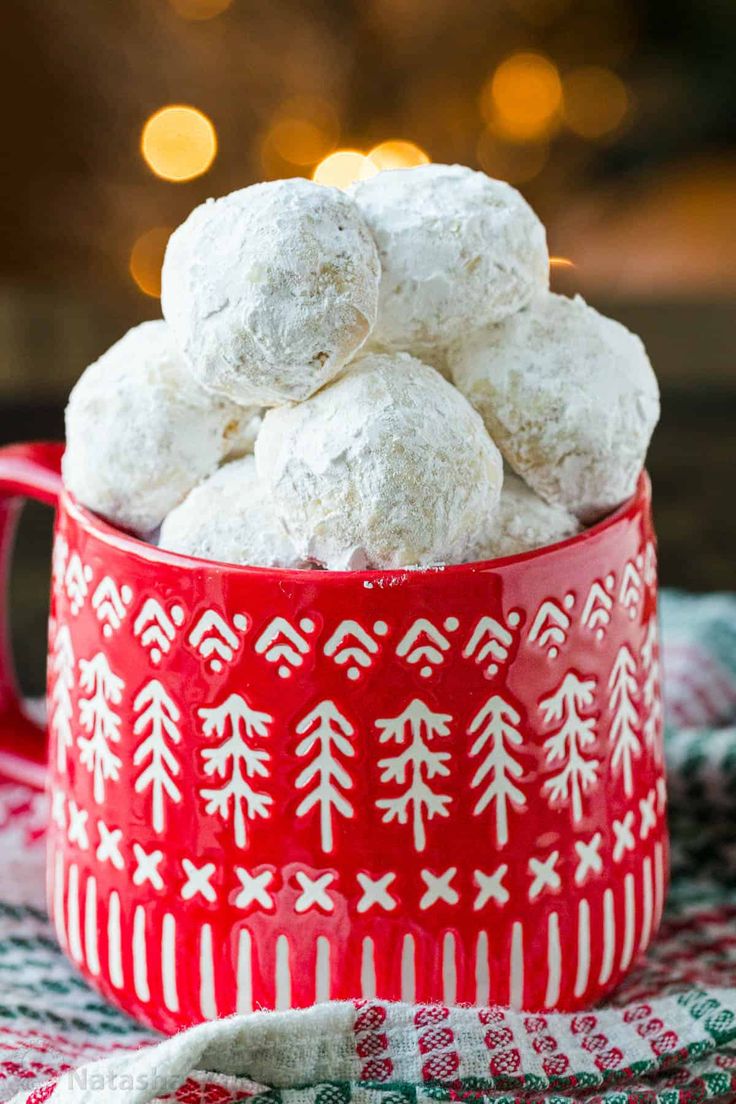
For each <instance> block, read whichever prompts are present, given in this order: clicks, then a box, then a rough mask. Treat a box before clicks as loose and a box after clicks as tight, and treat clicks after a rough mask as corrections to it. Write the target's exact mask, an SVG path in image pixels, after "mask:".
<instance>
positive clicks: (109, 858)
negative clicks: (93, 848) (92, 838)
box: [97, 820, 125, 870]
mask: <svg viewBox="0 0 736 1104" xmlns="http://www.w3.org/2000/svg"><path fill="white" fill-rule="evenodd" d="M97 831H98V832H99V835H100V843H99V846H98V848H97V861H98V862H109V863H112V865H113V866H114V867H115V869H116V870H122V869H123V867H124V866H125V862H124V860H123V856H122V855H121V854H120V841H121V840H122V838H123V829H122V828H108V827H107V825H106V824H105V822H104V820H98V821H97Z"/></svg>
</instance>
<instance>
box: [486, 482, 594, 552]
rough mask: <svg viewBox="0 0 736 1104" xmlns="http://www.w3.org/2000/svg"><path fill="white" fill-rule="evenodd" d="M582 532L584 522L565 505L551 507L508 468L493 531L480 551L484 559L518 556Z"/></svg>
mask: <svg viewBox="0 0 736 1104" xmlns="http://www.w3.org/2000/svg"><path fill="white" fill-rule="evenodd" d="M579 532H580V522H579V521H578V519H577V518H576V517H574V516H573V514H571V513H569V511H567V510H566V509H565V508H564V507H563V506H550V505H549V503H547V502H544V501H543V500H542V499H541V498H540V497H539V495H536V494H535V493H534V491H533V490H532V489H531V488H530V487H527V485H526V483H525V482H524V480H523V479H520V478H519V476H518V475H514V474H513V472H509V471H507V472H506V473H505V474H504V477H503V487H502V489H501V501H500V502H499V504H498V512H497V513H496V519H495V524H494V527H493V533H492V535H491V537H490V540H489V541H488V544H487V545H486V546H485V547H484V548H483V549H482V550H480V557H479V558H481V559H489V560H491V559H496V558H499V557H501V556H516V555H517V554H518V553H520V552H531V551H532V550H533V549H535V548H544V547H545V546H546V545H548V544H556V543H557V541H561V540H566V539H567V537H573V536H575V534H576V533H579Z"/></svg>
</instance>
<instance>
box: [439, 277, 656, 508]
mask: <svg viewBox="0 0 736 1104" xmlns="http://www.w3.org/2000/svg"><path fill="white" fill-rule="evenodd" d="M450 364H451V368H452V373H453V378H454V380H455V383H456V385H457V386H458V387H459V388H460V390H461V391H462V392H463V394H464V395H466V396H467V398H468V399H469V400H470V402H471V403H472V404H473V406H475V407H476V409H477V410H478V411H479V412H480V413H481V415H482V416H483V419H484V421H485V423H486V426H487V427H488V431H489V433H491V435H492V436H493V439H494V441H496V443H497V444H498V446H499V448H500V449H501V451H502V453H503V455H504V457H505V459H506V460H507V461H508V463H509V464H510V465H511V466H512V468H514V470H515V471H516V472H518V474H519V475H521V476H522V477H523V479H524V480H525V481H526V482H527V483H528V484H529V486H530V487H531V488H532V489H533V490H535V491H536V492H537V494H538V495H540V496H541V497H542V498H543V499H544V500H545V501H546V502H550V503H556V504H558V505H560V506H564V507H565V508H566V509H567V510H569V511H570V512H571V513H573V514H575V516H576V517H578V518H580V519H581V520H582V521H584V522H586V523H587V522H591V521H595V520H596V519H597V518H600V517H602V516H603V515H604V514H606V513H608V512H609V511H610V510H612V509H614V508H615V507H616V506H618V505H620V503H622V502H623V501H625V499H627V498H628V497H629V496H630V495H631V494H633V492H634V489H635V486H636V482H637V479H638V476H639V473H640V472H641V469H642V466H643V463H644V459H645V456H646V451H647V447H648V445H649V440H650V438H651V435H652V431H653V430H654V427H655V425H656V424H657V420H658V418H659V391H658V388H657V381H656V378H655V376H654V372H653V371H652V367H651V365H650V363H649V360H648V358H647V355H646V352H645V350H644V346H643V344H642V343H641V341H640V340H639V338H638V337H636V336H635V335H634V334H632V333H630V332H629V331H628V330H627V329H626V328H625V327H624V326H622V325H621V324H620V323H618V322H614V321H613V320H612V319H610V318H605V317H604V316H603V315H601V314H599V313H598V312H597V311H595V310H593V308H592V307H589V306H588V305H587V304H586V303H585V302H584V300H583V299H581V298H580V296H576V298H575V299H568V298H566V297H565V296H563V295H549V296H547V297H545V298H544V299H541V300H540V301H538V302H537V303H535V304H534V305H533V306H532V307H530V308H529V309H527V310H525V311H523V312H521V313H519V314H516V315H514V316H513V317H511V318H508V319H507V320H506V321H505V322H503V323H501V324H500V325H498V326H493V327H488V328H486V329H484V330H482V331H479V332H476V333H474V334H472V335H470V336H469V337H468V338H466V339H465V340H464V341H462V342H460V343H458V345H457V346H456V347H455V348H454V349H453V350H452V351H451V356H450Z"/></svg>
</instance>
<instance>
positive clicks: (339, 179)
mask: <svg viewBox="0 0 736 1104" xmlns="http://www.w3.org/2000/svg"><path fill="white" fill-rule="evenodd" d="M377 172H378V168H377V166H376V165H375V164H374V162H373V161H371V159H370V158H369V157H367V156H366V155H365V154H364V153H361V152H360V150H355V149H344V150H336V151H335V152H334V153H331V154H329V156H327V157H325V158H324V159H323V160H322V161H320V163H319V165H317V168H316V169H315V170H314V172H313V173H312V180H314V181H316V183H317V184H329V185H331V187H333V188H347V187H348V186H349V185H350V184H353V183H355V181H356V180H366V179H367V178H368V177H369V176H375V175H376V173H377Z"/></svg>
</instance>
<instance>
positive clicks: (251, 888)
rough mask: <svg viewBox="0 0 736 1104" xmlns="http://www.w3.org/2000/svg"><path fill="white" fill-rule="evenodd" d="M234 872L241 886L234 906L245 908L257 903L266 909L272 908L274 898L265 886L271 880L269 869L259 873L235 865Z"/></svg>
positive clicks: (271, 874) (271, 873) (271, 875)
mask: <svg viewBox="0 0 736 1104" xmlns="http://www.w3.org/2000/svg"><path fill="white" fill-rule="evenodd" d="M235 873H236V874H237V876H238V879H239V881H240V884H241V886H242V887H243V888H242V889H241V890H240V893H239V894H238V896H237V897H236V898H235V907H236V908H241V909H245V908H248V907H249V906H250V905H253V904H258V905H260V906H261V908H263V909H266V910H268V911H270V910H271V909H273V907H274V899H273V896H272V895H271V894H270V893H269V892H268V890H267V888H266V886H269V885H270V884H271V882H272V881H273V872H272V871H271V870H262V871H261V873H260V874H251V873H250V872H249V871H248V870H245V869H244V868H243V867H242V866H236V867H235Z"/></svg>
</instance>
